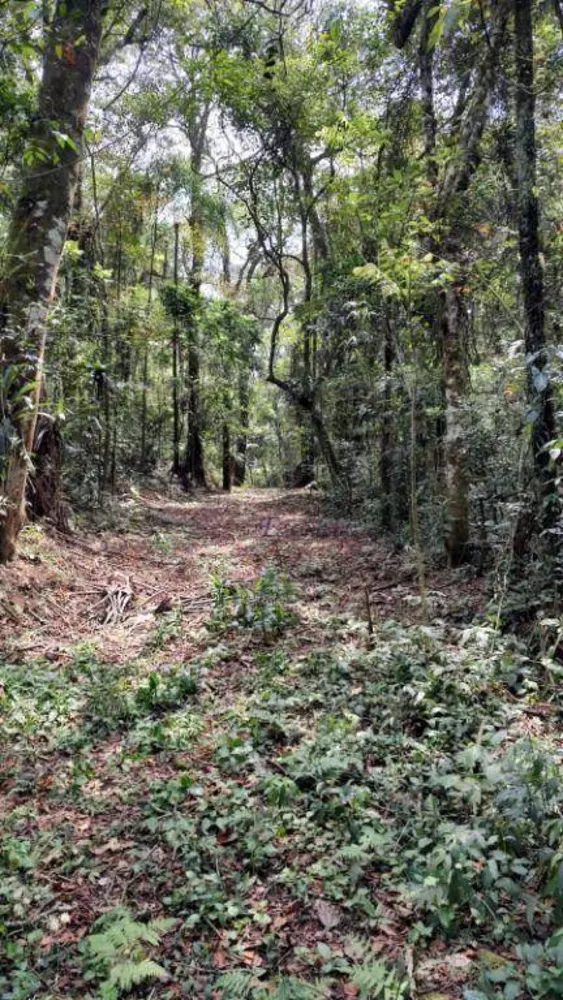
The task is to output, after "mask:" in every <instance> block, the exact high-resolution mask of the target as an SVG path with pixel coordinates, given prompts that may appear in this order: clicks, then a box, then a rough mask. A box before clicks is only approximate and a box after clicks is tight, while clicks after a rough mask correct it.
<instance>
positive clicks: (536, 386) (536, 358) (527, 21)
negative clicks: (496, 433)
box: [513, 0, 559, 522]
mask: <svg viewBox="0 0 563 1000" xmlns="http://www.w3.org/2000/svg"><path fill="white" fill-rule="evenodd" d="M513 10H514V63H515V92H516V101H515V104H516V128H515V136H514V164H515V168H516V206H517V218H518V246H519V253H520V269H521V273H522V298H523V304H524V313H525V317H526V322H525V348H526V356H527V372H528V402H529V407H530V418H531V422H532V454H533V463H534V471H535V477H536V482H537V487H538V491H539V494H540V496H541V497H543V500H544V502H545V501H546V500H548V498H549V496H550V494H552V492H553V476H552V474H551V472H550V468H549V466H550V462H549V453H548V449H547V445H548V444H549V442H550V441H552V440H553V438H554V437H555V414H554V407H553V395H552V388H551V384H550V378H549V374H548V371H547V362H548V358H547V350H546V336H545V294H544V281H543V269H542V264H541V259H540V231H539V205H538V195H537V167H536V159H537V154H536V115H535V104H536V98H535V89H534V88H535V84H534V38H533V22H532V2H531V0H514V7H513ZM557 10H559V7H558V6H557ZM551 506H552V508H553V504H552V505H551ZM554 513H555V509H552V510H551V511H549V510H546V511H544V514H547V515H548V516H547V518H546V520H547V521H548V522H549V520H550V519H552V518H553V515H554Z"/></svg>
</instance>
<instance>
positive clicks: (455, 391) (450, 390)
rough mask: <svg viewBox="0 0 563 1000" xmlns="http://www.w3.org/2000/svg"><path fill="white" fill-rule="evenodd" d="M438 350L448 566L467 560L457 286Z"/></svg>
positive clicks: (461, 315) (462, 312)
mask: <svg viewBox="0 0 563 1000" xmlns="http://www.w3.org/2000/svg"><path fill="white" fill-rule="evenodd" d="M441 320H442V322H441V348H442V364H443V370H444V387H445V395H446V436H445V442H444V460H445V478H446V526H445V527H446V539H445V540H446V552H447V554H448V560H449V563H450V565H451V566H460V565H461V564H462V563H463V562H466V561H467V558H468V555H469V553H468V543H469V472H468V453H467V427H466V426H465V421H464V408H465V406H466V401H467V398H468V394H469V368H468V365H467V352H466V332H467V309H466V306H465V302H464V301H463V294H462V291H461V288H460V286H459V285H458V284H453V285H451V286H449V287H448V288H447V289H446V291H445V292H444V300H443V311H442V317H441Z"/></svg>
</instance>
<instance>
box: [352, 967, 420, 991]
mask: <svg viewBox="0 0 563 1000" xmlns="http://www.w3.org/2000/svg"><path fill="white" fill-rule="evenodd" d="M351 979H352V982H353V983H354V985H355V986H357V987H358V989H359V991H360V998H361V1000H401V997H404V996H406V992H407V982H406V980H401V979H399V978H398V977H397V975H396V974H395V972H394V971H393V969H389V968H388V967H387V966H386V965H385V963H384V962H378V961H373V962H367V963H366V964H365V965H361V966H359V967H358V968H357V969H354V972H353V973H352V976H351Z"/></svg>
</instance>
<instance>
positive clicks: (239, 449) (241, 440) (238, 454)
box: [233, 371, 250, 486]
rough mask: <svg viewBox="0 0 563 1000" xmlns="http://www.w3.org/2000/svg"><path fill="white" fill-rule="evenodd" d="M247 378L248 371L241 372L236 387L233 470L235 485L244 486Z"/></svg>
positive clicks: (246, 439)
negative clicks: (237, 423) (236, 417)
mask: <svg viewBox="0 0 563 1000" xmlns="http://www.w3.org/2000/svg"><path fill="white" fill-rule="evenodd" d="M248 379H249V376H248V372H247V371H243V372H241V374H240V376H239V387H238V393H239V422H240V429H239V434H238V436H237V441H236V448H235V463H234V472H233V482H234V485H235V486H244V481H245V479H246V452H247V447H248V417H249V409H250V392H249V385H248Z"/></svg>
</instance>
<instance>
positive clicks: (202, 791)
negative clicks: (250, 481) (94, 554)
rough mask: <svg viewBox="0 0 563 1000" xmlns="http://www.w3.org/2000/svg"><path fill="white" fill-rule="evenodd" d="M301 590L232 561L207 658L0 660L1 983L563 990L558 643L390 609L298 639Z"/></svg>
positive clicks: (226, 996) (226, 993) (221, 585)
mask: <svg viewBox="0 0 563 1000" xmlns="http://www.w3.org/2000/svg"><path fill="white" fill-rule="evenodd" d="M294 599H295V591H294V590H293V588H292V587H291V586H290V585H289V584H288V583H287V581H284V580H283V579H281V578H280V577H278V576H277V574H276V573H275V572H274V571H271V570H266V571H265V573H264V574H263V575H262V576H261V577H260V578H259V580H258V582H257V584H256V585H254V586H253V587H240V586H231V585H228V584H226V583H225V582H224V581H223V580H216V581H215V584H214V604H213V608H212V612H211V616H210V619H209V622H208V628H209V635H210V636H211V637H212V641H215V637H217V636H218V637H219V638H220V640H221V642H220V643H219V644H218V645H217V646H213V645H211V646H210V648H209V651H208V653H207V654H206V655H205V656H203V657H201V658H200V659H199V660H198V661H196V662H192V663H190V664H184V663H156V662H155V660H154V657H152V658H151V657H148V658H145V659H141V660H138V661H136V662H133V663H130V664H126V665H124V666H122V667H116V666H115V665H110V664H107V663H102V662H100V661H99V660H98V659H97V657H96V654H95V651H94V650H93V649H91V648H81V649H77V650H76V652H75V655H74V656H73V657H72V658H70V659H69V660H68V661H67V662H65V663H63V664H61V665H58V666H53V664H51V663H48V662H47V661H38V662H37V663H35V664H33V665H30V666H29V667H28V668H26V670H25V671H24V670H22V668H21V667H20V666H10V665H8V664H5V665H4V666H3V667H2V668H1V670H0V682H1V689H0V690H1V698H2V701H1V706H2V738H3V744H4V749H3V753H4V756H5V759H6V761H7V767H6V768H5V770H4V772H3V773H4V782H3V793H4V803H5V808H4V814H5V821H4V828H3V834H2V841H1V846H0V883H1V902H0V940H1V942H2V945H1V947H2V950H3V955H4V958H3V960H2V963H1V965H0V995H1V996H2V997H3V998H5V1000H25V998H32V997H37V998H43V1000H47V998H49V1000H55V998H59V997H63V996H64V997H66V996H80V997H83V998H84V1000H86V998H95V997H100V998H104V1000H117V998H119V997H122V996H127V995H134V996H146V997H149V996H150V997H167V998H172V997H176V996H179V995H183V996H194V997H202V998H209V1000H211V998H223V1000H235V998H249V1000H271V998H276V1000H292V998H293V1000H306V998H311V1000H312V998H320V997H334V998H346V997H348V998H349V997H359V998H364V1000H370V998H378V1000H379V998H380V1000H400V998H408V997H414V996H415V995H416V996H419V995H425V994H427V995H429V994H431V993H432V992H434V994H435V995H437V994H440V993H441V994H442V996H452V997H461V996H462V995H465V997H466V998H467V1000H496V998H498V1000H501V998H502V1000H517V998H522V1000H526V998H531V1000H540V998H550V997H557V996H563V976H562V973H561V969H562V967H563V942H562V937H561V934H562V932H561V917H562V914H563V782H562V778H561V770H560V759H559V758H560V746H559V742H558V730H559V728H560V718H561V712H562V710H563V702H562V696H561V693H560V688H559V684H558V677H559V673H558V669H557V664H556V663H555V661H553V662H552V661H549V662H547V661H546V654H545V651H544V655H543V658H542V659H541V660H540V661H539V662H535V661H533V660H531V659H529V658H528V656H527V653H526V650H525V649H524V648H523V647H521V646H520V645H519V644H518V643H517V642H516V641H515V640H514V639H512V638H510V637H508V636H507V637H502V638H499V636H498V635H496V634H495V633H494V632H493V631H492V629H490V628H487V627H471V628H468V629H466V630H465V631H459V630H453V629H451V628H446V627H445V626H435V627H420V626H412V627H406V626H404V625H399V624H397V623H394V622H388V623H386V624H385V625H383V626H380V627H379V628H378V629H377V631H376V634H375V636H374V640H373V643H372V648H371V649H369V650H366V648H365V646H364V647H361V646H360V645H358V643H357V641H356V642H354V644H351V643H350V641H349V640H348V639H347V640H345V639H344V636H343V634H342V635H341V636H340V637H339V636H336V638H335V642H334V644H333V645H332V646H330V647H327V648H319V649H312V650H310V651H309V652H307V653H303V652H300V651H294V649H293V648H292V645H291V642H290V641H289V640H290V639H291V627H292V625H293V624H294V623H295V621H296V620H297V619H296V615H295V612H294V610H293V602H294ZM241 657H244V669H241V667H240V659H241ZM231 675H232V676H231ZM460 954H462V955H464V956H465V959H466V963H465V966H464V970H465V971H464V973H463V975H462V977H461V980H459V979H455V976H454V974H453V972H452V974H451V976H450V973H449V972H448V971H447V970H448V956H450V955H451V956H459V955H460ZM438 959H441V960H442V966H441V968H442V971H441V973H440V974H439V975H438V974H437V973H436V971H435V970H436V967H437V965H436V963H437V961H438ZM452 968H453V967H452ZM444 969H446V972H444ZM433 970H434V971H433ZM448 976H450V978H449V979H448ZM464 991H465V992H464Z"/></svg>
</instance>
